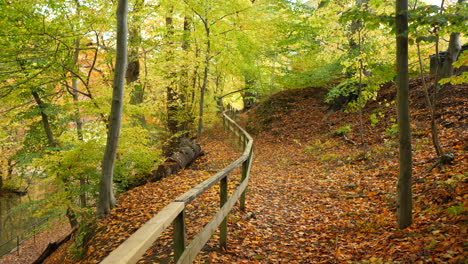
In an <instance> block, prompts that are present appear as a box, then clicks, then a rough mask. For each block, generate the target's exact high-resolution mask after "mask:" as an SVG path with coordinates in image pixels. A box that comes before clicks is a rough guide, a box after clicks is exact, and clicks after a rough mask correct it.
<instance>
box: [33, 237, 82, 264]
mask: <svg viewBox="0 0 468 264" xmlns="http://www.w3.org/2000/svg"><path fill="white" fill-rule="evenodd" d="M75 231H76V228H74V229H73V230H72V231H71V232H70V233H69V234H68V235H67V236H65V237H64V238H62V239H61V240H59V241H57V242H52V243H49V245H47V248H46V249H45V250H44V251H43V252H42V254H41V255H40V256H39V257H38V258H37V259H36V260H35V261H34V262H33V263H32V264H42V263H43V262H44V261H45V260H46V259H47V258H48V257H49V256H50V255H52V253H54V252H55V251H56V250H57V249H58V248H59V247H60V246H61V245H63V244H64V243H65V242H67V241H68V240H70V239H71V238H72V236H73V234H74V233H75Z"/></svg>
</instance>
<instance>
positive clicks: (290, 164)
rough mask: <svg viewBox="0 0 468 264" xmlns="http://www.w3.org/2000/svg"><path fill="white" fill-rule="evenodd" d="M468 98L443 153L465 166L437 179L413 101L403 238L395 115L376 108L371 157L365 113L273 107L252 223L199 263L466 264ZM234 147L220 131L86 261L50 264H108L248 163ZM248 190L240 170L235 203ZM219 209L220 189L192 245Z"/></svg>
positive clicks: (194, 222)
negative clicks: (140, 233)
mask: <svg viewBox="0 0 468 264" xmlns="http://www.w3.org/2000/svg"><path fill="white" fill-rule="evenodd" d="M417 85H418V84H417V83H416V84H415V86H417ZM382 89H383V91H382V92H381V95H380V96H381V97H383V99H385V100H386V101H387V102H390V101H391V100H393V99H392V98H394V96H395V93H394V89H390V87H386V88H382ZM467 91H468V86H466V85H465V86H457V87H455V88H453V89H452V90H451V92H452V93H453V94H454V95H456V96H450V97H447V98H446V99H444V100H442V102H441V107H442V106H443V107H444V111H445V112H444V114H443V115H441V120H440V121H439V122H441V123H443V124H444V126H445V127H444V128H445V129H444V132H443V142H442V143H443V145H444V147H445V148H446V149H447V150H451V151H454V153H455V161H454V164H453V165H451V166H447V169H446V170H445V171H438V170H435V171H433V172H431V173H426V169H427V167H428V166H430V162H431V160H433V157H434V154H433V151H432V147H431V143H430V141H429V140H427V138H428V133H427V131H428V124H427V123H428V122H427V120H426V117H427V115H426V114H425V111H424V109H423V107H424V106H423V105H424V103H422V104H421V103H420V100H416V99H417V98H423V96H421V94H422V91H421V89H420V88H417V87H416V88H414V89H413V90H412V97H413V98H416V99H413V108H412V109H413V112H412V118H413V120H414V121H413V122H414V123H415V124H416V129H415V131H414V138H413V140H414V142H413V144H414V184H413V190H414V197H415V204H414V224H413V225H412V226H411V227H410V228H407V229H405V230H403V231H399V230H398V229H396V225H395V223H396V217H395V210H396V203H395V193H396V190H395V189H396V184H395V183H396V179H397V174H398V169H397V168H398V159H397V149H398V148H397V146H398V144H397V139H396V136H395V134H392V133H393V131H392V130H391V129H389V128H392V124H393V121H392V118H395V117H394V112H395V110H394V108H393V107H394V106H388V107H385V108H384V107H382V106H381V105H380V104H378V103H374V105H370V106H368V107H367V108H366V111H367V112H365V113H364V114H365V116H369V114H371V113H375V111H380V112H381V114H382V115H383V116H384V117H383V118H381V119H380V120H379V122H378V125H377V126H373V125H371V123H370V120H369V118H366V119H365V123H364V128H365V136H366V137H365V142H366V148H363V147H361V146H358V145H356V144H355V142H359V140H360V136H359V135H360V133H359V125H358V124H359V121H358V120H359V115H358V113H348V114H344V113H342V112H335V113H333V114H331V115H328V117H327V119H326V120H324V119H323V117H324V116H325V114H326V113H327V108H326V106H325V105H324V104H323V103H322V97H320V96H318V95H317V89H312V88H311V89H304V90H297V91H296V90H292V91H285V92H284V93H280V94H278V95H275V96H274V97H273V98H271V99H270V101H269V102H267V103H264V104H263V106H267V107H269V111H266V115H264V116H263V117H264V118H265V120H268V127H267V128H266V129H264V130H260V132H258V131H257V133H256V134H255V135H254V141H255V142H254V162H253V166H252V171H251V177H250V183H249V187H248V191H247V200H246V212H241V211H240V210H238V207H237V206H235V207H234V210H233V213H232V214H231V215H230V216H229V221H228V248H227V250H220V249H219V247H218V241H217V234H216V233H215V234H214V236H213V237H212V239H210V240H209V242H208V243H207V245H206V246H205V248H204V249H203V251H202V252H200V254H199V255H198V256H197V259H196V260H195V263H394V262H395V261H396V262H398V263H449V262H451V263H463V261H464V259H465V258H464V247H465V246H464V242H465V241H466V238H467V235H466V234H467V228H466V213H464V212H465V211H464V210H465V209H463V208H466V206H467V205H465V204H466V201H467V199H466V197H467V196H466V194H467V193H468V192H467V185H466V170H467V168H468V152H467V151H466V149H467V146H466V142H467V141H466V139H468V132H467V130H466V127H467V122H468V118H466V117H468V107H467V106H468V104H467V98H468V96H466V95H467V94H466V93H467ZM381 100H382V98H381ZM384 102H385V101H384ZM418 103H419V105H418ZM271 108H273V109H271ZM275 108H277V109H275ZM260 110H261V109H260ZM275 110H276V112H275ZM253 114H255V113H249V118H251V117H252V116H253ZM256 115H257V116H255V117H254V118H253V119H252V120H251V121H249V122H248V123H247V126H250V130H255V127H254V126H252V123H254V124H261V123H264V120H263V119H262V116H261V115H262V112H261V111H258V112H257V114H256ZM271 117H274V118H272V119H271ZM241 120H242V119H241ZM339 130H344V131H345V132H344V134H339V133H336V131H339ZM343 135H346V137H345V136H343ZM229 138H230V137H228V133H227V132H223V131H221V129H220V128H219V127H218V128H215V129H212V130H209V131H207V134H206V137H205V138H204V139H203V141H202V145H203V149H204V151H205V152H206V155H205V156H203V157H201V158H199V159H197V160H196V161H195V162H194V164H192V166H191V167H190V169H187V170H183V171H181V172H180V173H179V174H178V175H174V176H171V177H167V178H164V179H162V180H161V181H158V182H154V183H149V184H146V185H144V186H140V187H137V188H135V189H133V190H131V191H129V192H127V193H124V194H122V195H121V196H120V197H119V204H118V205H117V207H116V208H115V209H114V210H113V211H112V213H111V215H110V216H109V217H108V218H106V219H100V220H99V221H98V222H97V232H96V234H95V236H94V237H93V238H92V239H91V241H90V242H89V247H88V248H87V250H86V252H85V253H84V255H85V256H86V257H85V258H84V259H83V260H81V261H79V262H77V261H76V260H73V259H72V256H71V254H70V251H69V250H68V251H66V250H64V251H62V253H66V254H62V255H60V254H55V255H54V256H53V257H52V258H51V259H50V261H49V262H46V263H49V264H55V263H87V264H88V263H99V262H100V260H102V259H103V258H104V257H105V256H107V255H108V253H109V252H110V251H112V250H113V249H115V248H116V247H117V246H118V245H119V244H121V243H122V242H123V241H124V240H125V239H126V238H127V237H128V236H129V235H130V234H131V233H133V232H134V231H135V230H136V229H137V228H138V227H140V226H141V225H142V224H143V223H145V222H146V221H147V220H148V219H150V218H151V217H152V216H153V215H155V214H156V213H157V212H158V211H159V210H160V209H161V208H163V207H164V206H165V205H167V204H168V203H169V202H170V201H172V200H173V199H175V198H176V197H177V196H179V195H181V194H182V193H184V192H185V191H187V190H188V189H190V188H192V187H194V186H196V185H197V184H198V183H200V182H201V181H203V180H204V179H207V178H208V177H210V176H211V175H213V174H214V173H216V172H217V171H219V170H220V169H222V168H223V167H225V166H226V165H228V164H229V163H230V162H232V161H233V160H235V159H236V158H237V157H239V155H240V149H239V148H236V147H235V144H234V143H233V142H232V140H230V139H229ZM239 178H240V172H239V170H237V171H234V172H233V174H232V176H231V177H230V178H229V182H230V189H231V193H232V189H233V187H234V186H235V185H236V184H237V183H238V179H239ZM464 201H465V202H464ZM464 203H465V204H464ZM218 208H219V197H218V188H217V187H216V186H215V187H213V188H211V189H210V190H209V191H207V192H206V193H205V194H204V195H202V196H201V197H199V198H197V199H196V200H195V201H194V202H192V203H191V204H190V205H189V206H187V221H186V222H187V240H188V241H190V240H191V238H193V236H194V234H196V233H197V232H198V231H199V230H200V229H201V227H202V226H203V225H204V224H206V223H208V221H209V220H210V219H211V217H212V216H213V215H214V213H215V212H216V211H217V210H218ZM171 236H172V230H171V229H170V228H169V229H168V230H166V231H165V233H163V235H162V236H161V237H160V238H159V239H158V240H157V241H156V243H155V244H154V246H153V247H152V248H151V249H150V250H149V251H148V252H147V253H146V255H145V256H144V257H143V258H142V259H141V260H140V261H139V263H170V262H171V259H172V249H171V247H172V238H171Z"/></svg>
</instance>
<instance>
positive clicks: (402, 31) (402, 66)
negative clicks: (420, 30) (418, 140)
mask: <svg viewBox="0 0 468 264" xmlns="http://www.w3.org/2000/svg"><path fill="white" fill-rule="evenodd" d="M396 34H397V35H396V42H397V87H398V91H397V106H398V109H397V114H398V128H399V139H400V148H399V154H400V155H399V175H398V188H397V192H398V198H397V220H398V221H397V222H398V228H400V229H404V228H406V227H408V226H410V225H411V223H412V210H413V196H412V191H411V184H412V183H411V174H412V157H411V131H410V116H409V102H408V98H409V97H408V90H409V77H408V0H397V1H396Z"/></svg>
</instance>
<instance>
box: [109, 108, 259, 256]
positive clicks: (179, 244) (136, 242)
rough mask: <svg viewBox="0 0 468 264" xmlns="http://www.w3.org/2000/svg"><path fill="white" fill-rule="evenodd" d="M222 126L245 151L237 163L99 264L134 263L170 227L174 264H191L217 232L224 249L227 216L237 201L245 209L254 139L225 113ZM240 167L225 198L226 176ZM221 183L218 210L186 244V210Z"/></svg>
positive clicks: (173, 205) (191, 192)
mask: <svg viewBox="0 0 468 264" xmlns="http://www.w3.org/2000/svg"><path fill="white" fill-rule="evenodd" d="M222 117H223V125H224V127H225V128H227V129H229V130H230V131H232V132H233V134H234V135H236V136H237V139H238V140H237V141H238V143H239V145H241V146H243V148H244V151H243V153H242V156H240V157H239V158H238V159H237V160H236V161H234V162H232V163H231V164H230V165H229V166H227V167H225V168H224V169H222V170H221V171H219V172H218V173H216V174H215V175H214V176H212V177H211V178H209V179H207V180H205V181H203V182H202V183H200V184H199V185H198V186H196V187H194V188H192V189H190V190H189V191H187V192H186V193H184V194H182V195H181V196H179V197H178V198H176V199H175V200H174V201H173V202H171V203H170V204H169V205H167V206H166V207H164V208H163V209H162V210H161V211H160V212H159V213H158V214H157V215H156V216H154V217H153V218H151V219H150V220H149V221H148V222H146V223H145V224H144V225H143V226H142V227H140V228H139V229H138V230H137V231H136V232H135V233H134V234H133V235H131V236H130V237H129V238H128V239H127V240H125V241H124V243H122V244H121V245H120V246H119V247H118V248H116V249H115V250H114V251H112V252H111V253H110V254H109V256H107V257H106V258H105V259H104V260H103V261H102V262H101V264H117V263H136V262H137V261H138V260H139V259H140V258H141V256H142V255H143V254H145V252H146V251H147V250H148V249H149V248H150V247H151V245H152V244H153V242H154V241H156V240H157V239H158V238H159V236H160V235H161V234H162V232H163V231H164V230H165V229H166V228H167V227H169V226H170V225H171V223H172V225H173V237H174V262H175V263H178V264H179V263H192V261H193V260H194V259H195V257H196V255H197V254H198V253H199V252H200V250H201V249H202V248H203V246H204V245H205V244H206V242H208V240H209V239H210V237H211V236H212V235H213V233H214V232H215V231H216V229H218V227H219V230H220V235H219V240H220V246H221V247H224V248H226V246H227V215H228V214H229V212H230V211H231V209H232V208H233V206H234V204H235V203H236V201H237V200H240V201H239V204H240V209H241V210H245V191H246V189H247V184H248V181H249V174H250V168H251V166H252V158H253V148H252V146H253V139H252V137H251V136H250V135H249V134H248V133H247V132H246V131H245V130H244V129H243V128H242V127H240V126H239V125H238V124H237V123H236V122H235V121H234V120H232V119H231V118H230V117H229V116H228V115H227V113H226V111H225V112H223V115H222ZM238 167H242V175H241V180H240V184H239V185H238V186H237V188H236V189H235V191H234V193H233V194H232V195H231V197H229V198H228V177H227V176H228V175H229V174H231V172H232V171H233V170H234V169H236V168H238ZM218 182H219V184H220V192H219V196H220V201H221V208H220V210H219V211H218V212H217V213H216V214H215V215H214V217H213V218H212V219H211V221H210V222H209V223H208V224H207V225H206V226H205V227H204V228H203V229H202V230H201V231H200V232H199V233H198V234H197V235H196V236H195V237H194V238H193V239H192V241H191V242H190V243H189V244H188V245H186V243H185V241H186V238H185V207H186V205H187V204H189V203H191V202H192V201H193V200H195V199H196V198H197V197H199V196H200V195H201V194H202V193H204V192H205V191H206V190H208V189H209V188H210V187H212V186H214V185H215V184H216V183H218Z"/></svg>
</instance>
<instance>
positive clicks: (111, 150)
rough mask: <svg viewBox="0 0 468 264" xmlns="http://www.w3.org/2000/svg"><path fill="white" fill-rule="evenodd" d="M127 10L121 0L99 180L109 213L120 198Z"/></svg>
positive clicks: (102, 205)
mask: <svg viewBox="0 0 468 264" xmlns="http://www.w3.org/2000/svg"><path fill="white" fill-rule="evenodd" d="M127 10H128V0H119V1H118V5H117V58H116V62H115V74H114V82H113V93H112V108H111V113H110V117H109V132H108V134H107V144H106V150H105V153H104V159H103V161H102V175H101V182H100V184H99V204H98V208H97V210H98V215H106V214H109V212H110V210H111V209H112V207H114V205H115V203H116V200H115V197H114V191H113V174H114V166H115V158H116V155H117V147H118V144H119V136H120V127H121V124H122V109H123V99H124V98H123V95H124V86H125V72H126V68H127V34H128V28H127Z"/></svg>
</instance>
